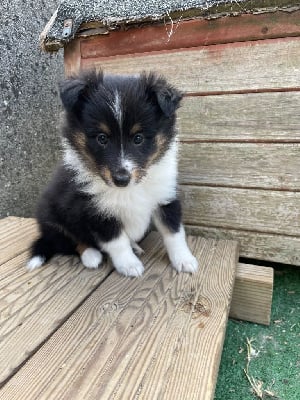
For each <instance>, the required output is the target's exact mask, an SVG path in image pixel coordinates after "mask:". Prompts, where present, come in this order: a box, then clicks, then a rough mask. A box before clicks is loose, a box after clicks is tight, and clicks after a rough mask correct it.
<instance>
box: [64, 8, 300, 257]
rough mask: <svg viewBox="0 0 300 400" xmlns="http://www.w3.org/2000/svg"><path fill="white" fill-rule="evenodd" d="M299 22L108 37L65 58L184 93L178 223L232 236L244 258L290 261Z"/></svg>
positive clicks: (299, 130)
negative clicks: (166, 83)
mask: <svg viewBox="0 0 300 400" xmlns="http://www.w3.org/2000/svg"><path fill="white" fill-rule="evenodd" d="M299 17H300V14H299V12H295V13H275V14H272V15H270V14H266V15H263V16H261V15H260V16H254V15H251V16H242V17H237V18H225V19H220V20H217V21H214V22H213V23H211V22H208V21H188V22H182V23H181V24H182V25H180V23H179V25H178V26H173V27H170V26H163V27H149V28H143V29H140V30H138V29H134V30H129V31H127V32H113V33H112V34H110V35H109V36H106V37H103V36H96V37H88V38H78V39H76V40H74V41H73V42H72V43H71V44H70V45H69V46H68V47H67V48H66V53H65V62H66V73H67V74H69V73H73V72H77V71H78V70H80V69H86V68H91V67H96V68H100V67H101V68H103V69H104V71H107V72H113V73H137V72H140V71H142V70H146V71H147V70H156V71H158V72H160V73H162V74H163V75H165V76H166V77H167V78H168V79H169V80H170V82H172V83H173V84H174V85H176V86H177V87H179V88H180V89H181V90H182V91H184V93H185V98H184V101H183V106H182V108H181V109H180V110H179V112H178V118H179V119H178V127H179V132H180V134H179V140H180V142H181V146H180V149H181V151H180V164H179V169H180V187H181V196H182V198H183V204H184V219H185V223H186V226H187V227H188V228H189V230H190V231H192V232H193V233H197V234H201V235H204V236H208V237H217V238H224V237H226V238H234V239H238V240H239V241H240V243H241V255H242V256H244V257H250V258H258V259H263V260H271V261H276V262H283V263H289V264H295V265H300V218H299V205H300V172H299V171H300V151H299V150H300V117H299V109H300V93H299V91H300V38H299V37H297V36H298V35H300V27H299V24H298V21H299ZM197 24H198V25H197ZM211 24H213V28H212V26H211ZM224 26H225V28H224ZM245 26H246V27H248V30H246V29H245ZM171 29H173V31H172V30H171ZM197 32H198V33H197ZM205 32H207V35H206V41H205V40H204V39H203V38H204V37H205ZM239 32H240V35H239ZM126 35H127V39H126ZM134 35H135V39H133V37H134ZM143 35H144V36H143ZM129 36H130V37H131V38H132V40H135V41H136V43H137V46H136V52H134V49H133V46H132V40H131V41H130V40H128V37H129ZM188 37H190V39H189V40H188V39H187V38H188ZM118 38H119V39H118ZM159 39H160V40H159ZM126 40H127V42H126ZM113 43H115V46H114V45H113ZM126 43H127V44H126ZM109 49H111V50H109ZM118 49H119V50H118ZM128 53H130V54H128ZM110 54H113V55H110Z"/></svg>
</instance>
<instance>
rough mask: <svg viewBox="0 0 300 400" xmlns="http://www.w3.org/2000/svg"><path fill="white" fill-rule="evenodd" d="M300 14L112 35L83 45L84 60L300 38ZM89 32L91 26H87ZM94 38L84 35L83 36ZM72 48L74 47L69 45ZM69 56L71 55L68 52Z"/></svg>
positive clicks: (217, 20) (195, 22)
mask: <svg viewBox="0 0 300 400" xmlns="http://www.w3.org/2000/svg"><path fill="white" fill-rule="evenodd" d="M299 19H300V12H299V11H296V12H293V13H291V12H288V13H287V12H281V11H279V12H274V13H267V14H260V15H257V14H256V15H253V14H244V15H240V16H238V17H237V16H234V17H224V18H215V19H210V20H207V19H192V20H189V21H179V22H174V24H171V23H170V21H168V20H166V21H165V23H164V24H161V25H157V24H156V25H148V26H144V27H140V28H138V29H128V30H124V31H123V30H121V31H111V32H109V34H106V35H97V36H91V37H88V38H87V39H85V40H82V41H81V56H82V58H90V57H108V56H113V55H120V54H135V53H144V52H149V51H158V50H171V49H182V48H188V47H197V46H208V45H212V44H218V43H233V42H241V41H249V40H260V39H268V38H275V37H280V38H282V37H287V36H299V35H300V30H299ZM83 28H88V24H86V25H85V26H83ZM89 34H93V30H89V32H86V31H83V32H82V33H81V34H80V33H79V36H83V37H84V36H87V35H89ZM68 46H70V45H68ZM68 53H69V51H68Z"/></svg>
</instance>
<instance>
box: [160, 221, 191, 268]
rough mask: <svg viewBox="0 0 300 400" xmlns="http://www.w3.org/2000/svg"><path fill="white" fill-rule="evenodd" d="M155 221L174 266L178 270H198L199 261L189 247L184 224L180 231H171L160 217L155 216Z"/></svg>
mask: <svg viewBox="0 0 300 400" xmlns="http://www.w3.org/2000/svg"><path fill="white" fill-rule="evenodd" d="M154 222H155V225H156V227H157V229H158V230H159V232H160V233H161V234H162V237H163V241H164V244H165V247H166V249H167V252H168V256H169V259H170V261H171V264H172V266H173V268H175V269H176V270H177V271H178V272H190V273H194V272H196V271H197V269H198V261H197V259H196V258H195V257H194V256H193V255H192V253H191V251H190V249H189V248H188V245H187V243H186V240H185V232H184V228H183V226H182V225H181V227H180V230H179V232H176V233H170V232H169V231H168V230H167V229H166V228H165V227H164V225H163V224H162V223H161V222H160V220H159V219H158V218H155V219H154Z"/></svg>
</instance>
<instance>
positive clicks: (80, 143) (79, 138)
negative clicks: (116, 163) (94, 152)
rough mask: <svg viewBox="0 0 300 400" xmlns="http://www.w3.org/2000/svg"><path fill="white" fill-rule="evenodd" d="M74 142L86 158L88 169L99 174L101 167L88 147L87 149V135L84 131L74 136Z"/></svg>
mask: <svg viewBox="0 0 300 400" xmlns="http://www.w3.org/2000/svg"><path fill="white" fill-rule="evenodd" d="M73 143H74V145H75V147H76V149H77V150H78V153H79V154H80V155H81V157H82V158H83V159H84V162H85V164H86V166H87V167H88V169H89V170H90V171H91V172H92V173H94V174H97V175H98V174H99V168H98V166H97V164H96V162H95V160H94V159H93V157H92V156H91V155H90V153H89V151H88V149H87V143H86V136H85V134H84V133H82V132H77V133H76V134H75V135H74V137H73Z"/></svg>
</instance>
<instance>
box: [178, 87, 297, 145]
mask: <svg viewBox="0 0 300 400" xmlns="http://www.w3.org/2000/svg"><path fill="white" fill-rule="evenodd" d="M299 110H300V95H299V92H277V93H247V94H231V95H224V96H191V97H190V96H188V97H185V98H184V100H183V102H182V107H181V108H180V109H179V110H178V124H177V125H178V128H179V133H180V139H181V140H184V141H192V142H194V141H242V142H245V141H254V142H255V141H262V142H272V141H274V142H277V141H286V142H293V141H297V142H299V141H300V118H299V115H298V114H299Z"/></svg>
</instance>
